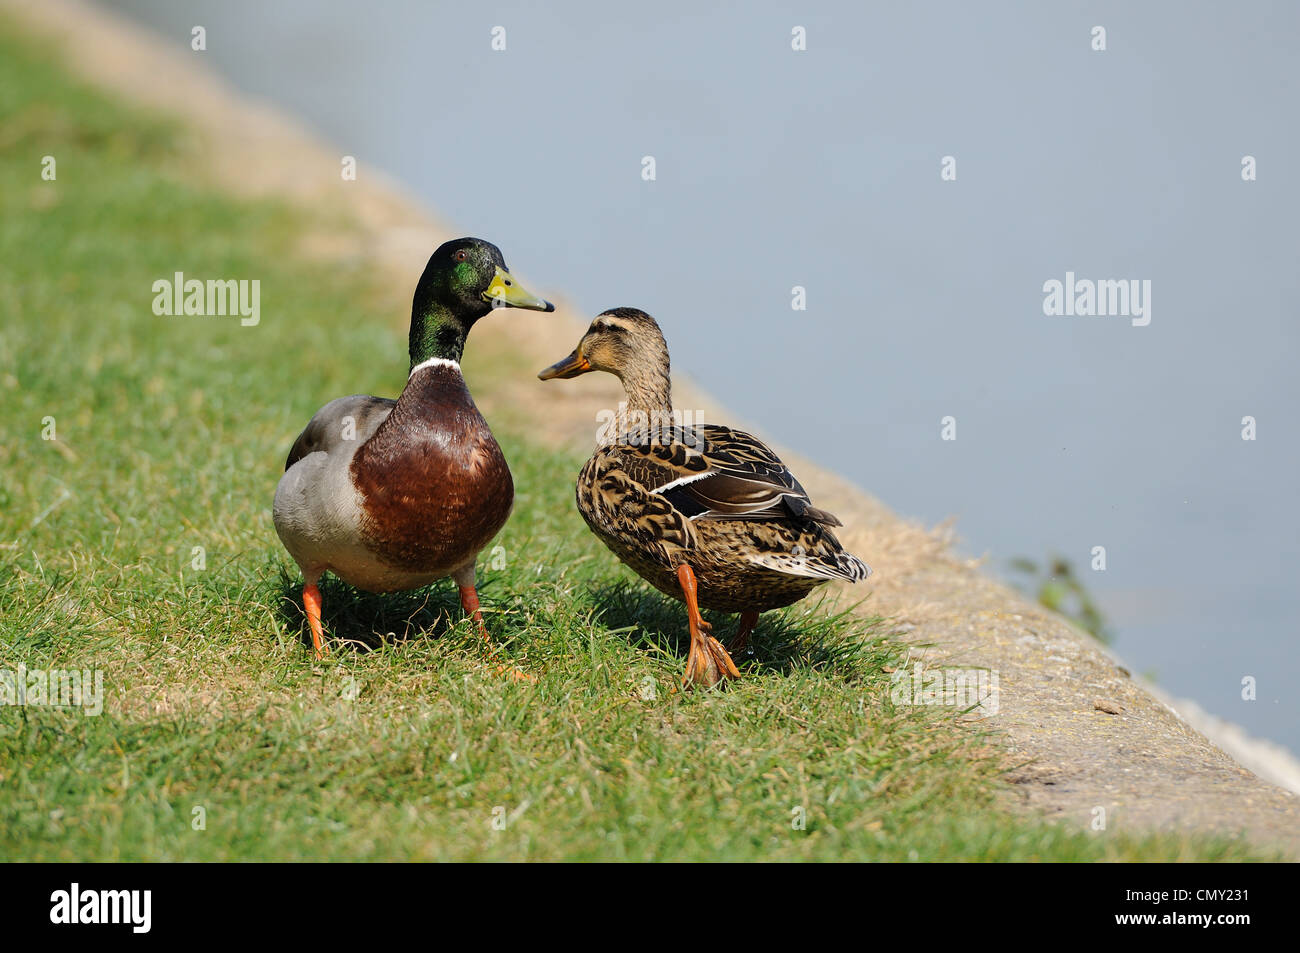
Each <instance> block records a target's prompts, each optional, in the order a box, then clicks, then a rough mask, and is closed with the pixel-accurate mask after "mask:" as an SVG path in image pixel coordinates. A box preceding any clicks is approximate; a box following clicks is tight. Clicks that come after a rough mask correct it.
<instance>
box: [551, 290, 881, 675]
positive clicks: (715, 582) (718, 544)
mask: <svg viewBox="0 0 1300 953" xmlns="http://www.w3.org/2000/svg"><path fill="white" fill-rule="evenodd" d="M588 371H608V372H610V373H611V374H614V375H615V376H617V377H618V378H619V379H620V380H622V382H623V388H624V390H625V391H626V392H627V403H626V412H625V414H626V415H625V418H624V421H623V422H620V427H619V428H618V429H617V431H616V432H617V433H618V436H617V437H616V438H614V439H613V440H611V441H610V442H608V443H606V444H605V445H603V446H601V447H600V448H598V449H597V450H596V454H595V456H593V457H592V458H591V459H590V460H589V461H587V465H586V466H585V467H583V469H582V473H581V474H580V475H579V477H578V510H579V512H581V513H582V516H583V519H585V520H586V521H587V525H588V526H590V527H591V529H592V532H594V533H595V534H596V535H597V536H598V537H600V539H601V540H602V541H604V543H605V545H606V546H608V547H609V548H610V549H611V550H613V552H614V555H616V556H618V558H619V559H621V560H622V561H623V562H625V563H627V564H628V565H629V566H631V567H632V568H633V569H634V570H636V572H637V573H638V574H640V576H641V577H642V578H643V579H645V580H646V581H647V582H649V583H650V584H651V585H652V586H654V587H655V588H656V589H658V590H659V591H660V592H663V593H665V594H667V595H670V596H672V597H674V598H676V599H681V600H682V601H683V602H685V603H686V612H687V620H688V622H689V627H690V633H691V651H690V655H689V657H688V658H687V660H686V675H685V677H684V679H683V682H684V683H685V684H687V685H692V684H702V685H713V684H716V683H717V682H718V681H720V680H722V679H724V678H727V677H729V676H730V677H737V676H738V675H739V674H740V673H739V672H738V671H736V666H735V663H734V662H732V660H731V656H730V655H729V654H728V651H727V649H730V650H731V651H732V652H738V651H740V650H742V649H744V648H745V646H746V645H747V644H748V641H749V636H750V633H752V632H753V631H754V626H755V625H757V624H758V614H759V613H760V612H765V611H767V610H768V609H777V608H780V607H781V606H788V605H790V604H791V603H793V602H797V601H798V600H800V599H802V598H803V597H804V596H806V595H808V593H809V592H811V591H812V590H813V589H814V588H816V587H817V586H820V585H822V584H823V583H826V582H829V581H830V580H832V579H845V580H848V581H849V582H858V581H859V580H862V579H865V578H866V577H867V575H868V574H869V573H870V572H871V570H870V569H869V568H868V567H867V565H866V564H865V563H864V562H862V560H860V559H858V558H857V557H856V556H852V555H850V554H849V553H846V552H845V551H844V549H843V547H842V546H840V543H839V540H837V539H836V538H835V535H834V534H833V533H832V532H831V531H830V529H828V527H831V526H839V525H841V524H840V521H839V520H837V519H836V518H835V517H834V516H832V515H831V514H829V513H827V512H825V511H824V510H819V509H817V508H816V507H815V506H813V505H812V502H811V501H810V500H809V499H808V494H807V493H805V492H804V489H803V487H801V486H800V485H799V481H798V480H796V479H795V478H794V476H793V475H792V474H791V473H790V471H789V470H788V469H787V468H786V466H785V464H783V463H782V462H781V461H780V460H779V459H778V458H777V456H776V454H774V453H773V452H772V451H771V450H769V449H768V448H767V447H766V446H765V445H764V444H763V442H762V441H760V440H759V439H757V438H756V437H753V436H751V435H750V434H747V433H742V432H740V431H739V430H732V429H730V428H729V427H721V426H717V425H715V424H705V425H702V426H696V427H683V426H681V425H680V424H678V423H677V422H676V421H675V419H674V417H673V406H672V400H671V397H670V389H669V377H668V345H667V344H666V343H665V342H664V336H663V334H662V333H661V332H660V330H659V325H658V324H656V323H655V320H654V318H652V317H650V315H648V314H646V313H645V312H644V311H638V310H637V309H635V308H614V309H613V310H610V311H606V312H604V313H603V314H601V315H599V316H597V318H596V320H594V321H593V322H592V323H591V327H589V328H588V329H587V333H586V334H585V335H583V337H582V340H581V341H579V342H578V346H577V348H576V349H575V350H574V352H573V353H572V354H570V355H569V356H568V357H566V358H565V359H564V360H562V361H558V362H557V363H555V364H552V365H551V366H550V367H548V368H546V369H545V370H544V371H542V372H541V373H540V374H538V375H537V376H538V377H540V378H541V379H542V380H550V379H552V378H568V377H577V376H578V375H579V374H585V373H587V372H588ZM701 607H702V608H705V609H718V610H721V611H723V612H739V613H741V616H740V630H739V632H738V633H737V635H736V637H735V638H734V639H733V640H732V642H731V643H730V645H728V647H727V649H724V648H723V647H722V645H721V644H719V642H718V641H717V639H715V638H714V637H713V635H712V634H711V632H712V629H711V626H710V625H709V624H708V623H707V622H705V621H704V620H703V619H702V618H701V617H700V609H701Z"/></svg>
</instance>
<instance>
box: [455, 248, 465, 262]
mask: <svg viewBox="0 0 1300 953" xmlns="http://www.w3.org/2000/svg"><path fill="white" fill-rule="evenodd" d="M451 257H452V258H455V259H456V260H457V261H464V260H465V259H467V258H469V252H467V251H466V250H465V249H463V248H462V249H460V250H459V251H457V252H456V253H455V254H454V255H452V256H451Z"/></svg>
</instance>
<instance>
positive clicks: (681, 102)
mask: <svg viewBox="0 0 1300 953" xmlns="http://www.w3.org/2000/svg"><path fill="white" fill-rule="evenodd" d="M99 2H100V4H101V5H102V6H105V7H108V8H111V9H114V10H117V11H119V12H123V13H126V14H128V15H129V16H131V17H133V18H134V19H136V20H138V21H141V22H143V23H145V24H146V25H149V26H151V27H153V28H154V29H155V30H157V31H159V32H161V33H164V34H167V35H169V36H173V37H175V39H176V42H177V44H178V45H180V46H181V47H182V48H188V46H189V40H190V31H191V28H192V27H193V26H195V25H202V26H203V27H204V28H205V29H206V33H207V37H206V38H207V49H206V51H205V52H202V53H195V54H193V55H196V56H204V57H206V59H207V63H208V65H209V66H211V67H212V68H213V69H215V70H217V71H218V72H220V73H221V74H224V76H225V77H226V78H227V79H228V80H229V81H230V82H231V83H232V84H233V85H234V86H236V87H237V88H239V89H240V90H242V91H244V92H246V93H249V94H252V95H254V96H257V97H260V98H263V99H265V100H268V101H270V102H272V103H274V104H276V105H277V106H279V107H281V108H282V109H284V110H286V111H288V112H291V113H293V114H295V115H296V116H298V117H299V118H301V119H302V120H303V121H305V122H306V123H307V124H308V125H310V126H311V127H313V128H314V129H315V130H316V131H317V132H318V133H319V134H320V135H321V136H322V137H323V138H325V139H327V140H329V141H331V142H333V143H335V144H336V145H337V146H338V149H339V153H340V155H343V154H351V155H354V156H356V157H357V160H358V163H359V167H360V174H362V175H364V174H366V171H367V170H368V169H379V170H382V171H383V172H384V173H386V174H388V175H389V176H391V177H393V178H396V179H398V180H400V181H401V182H402V183H404V184H405V185H406V186H407V187H408V188H409V189H410V190H411V191H412V192H414V193H415V194H416V195H418V196H419V197H420V198H422V199H423V200H424V201H425V202H427V204H428V205H429V206H430V207H431V208H432V209H433V210H434V211H435V212H436V213H437V214H438V215H439V216H440V217H441V219H442V220H443V221H444V222H446V223H447V224H448V225H449V226H450V227H452V228H454V229H456V230H458V231H460V232H463V233H466V234H475V235H481V236H484V237H488V238H490V239H492V240H493V241H496V242H498V243H499V244H501V245H502V246H503V247H504V248H505V249H507V251H508V255H509V258H508V260H509V261H510V262H511V263H512V264H514V263H516V262H517V263H518V264H517V265H516V267H517V268H518V269H519V270H520V272H521V274H522V275H523V277H524V278H525V279H526V280H527V279H529V276H539V277H544V279H545V280H547V281H552V282H555V284H554V285H553V286H551V287H548V286H546V285H545V284H542V285H540V286H539V287H537V288H536V289H535V290H537V291H538V292H539V293H543V294H546V293H548V292H552V293H554V292H562V293H563V295H564V296H565V297H566V299H567V300H569V301H570V302H572V303H573V304H574V305H575V306H576V307H578V308H580V309H581V310H582V312H583V314H584V315H594V314H595V313H597V312H599V311H601V310H604V309H605V308H609V307H614V306H618V305H631V306H636V307H640V308H643V309H645V310H647V311H649V312H650V313H652V314H653V315H655V316H656V318H658V319H659V321H660V323H661V324H662V326H663V328H664V331H665V334H666V336H667V338H668V341H669V344H670V347H671V348H672V354H673V363H674V368H675V370H677V371H679V372H683V373H686V374H688V375H690V376H691V377H693V378H695V379H696V380H698V381H700V382H701V383H702V384H703V385H704V386H705V387H706V388H707V389H709V390H710V391H711V392H713V393H714V394H715V395H717V396H718V397H719V398H720V399H721V400H722V401H723V402H724V403H725V404H727V405H728V406H730V407H732V408H734V409H735V410H736V411H737V412H738V414H740V415H741V417H742V418H743V419H744V420H745V421H749V422H754V424H755V425H756V426H757V427H758V428H759V429H760V431H761V433H762V434H763V435H764V436H765V437H768V438H770V439H771V440H773V441H775V442H778V443H780V444H784V445H786V446H789V447H792V448H794V449H796V450H798V451H800V452H802V453H804V454H806V455H808V456H810V457H813V458H815V459H817V460H818V461H819V462H820V463H822V464H824V465H826V466H828V467H830V468H832V469H835V470H838V471H839V472H841V473H843V474H844V475H846V476H847V477H849V478H851V479H852V480H853V481H854V482H856V483H858V484H859V485H861V486H862V487H864V488H865V489H867V490H869V491H870V492H872V493H874V494H876V495H877V496H879V497H881V498H882V499H883V500H885V501H886V502H887V503H888V504H890V505H891V506H892V507H893V508H895V509H896V510H897V511H899V512H900V513H902V514H903V515H905V516H908V517H912V518H914V519H917V520H919V521H923V522H925V523H930V524H933V523H935V522H937V521H940V520H943V519H946V518H949V517H953V518H955V519H956V526H957V532H958V534H959V536H960V537H961V540H962V542H961V548H962V549H963V550H964V551H965V552H966V553H968V554H970V555H982V554H987V555H988V566H989V568H990V570H991V571H993V572H994V573H997V574H999V575H1001V576H1003V577H1004V578H1006V579H1008V580H1009V581H1011V582H1014V583H1017V584H1019V585H1021V586H1022V587H1023V588H1026V589H1027V590H1028V591H1030V592H1031V593H1033V594H1035V595H1040V594H1042V595H1045V596H1046V597H1047V598H1048V599H1049V600H1052V599H1057V598H1064V597H1070V596H1071V593H1076V594H1079V595H1078V597H1077V598H1075V599H1074V601H1070V600H1069V599H1068V598H1067V599H1066V602H1067V604H1065V605H1063V608H1065V609H1067V611H1073V613H1074V614H1075V615H1076V616H1077V617H1078V618H1080V620H1081V621H1082V622H1083V623H1084V624H1085V625H1088V626H1090V627H1091V628H1094V629H1097V630H1099V631H1100V633H1101V634H1102V635H1105V636H1107V637H1108V638H1110V639H1111V640H1112V644H1113V645H1114V647H1115V648H1116V650H1117V651H1118V652H1119V653H1120V654H1121V655H1122V656H1123V657H1124V658H1125V659H1126V660H1127V662H1128V663H1129V664H1130V665H1131V666H1132V667H1133V668H1134V670H1135V671H1136V672H1142V673H1146V674H1148V675H1151V676H1152V677H1154V678H1155V680H1156V681H1157V683H1158V684H1159V685H1160V686H1161V687H1163V688H1165V689H1166V690H1168V691H1169V692H1172V693H1174V694H1176V695H1182V696H1190V697H1191V698H1193V699H1195V700H1196V701H1197V702H1198V703H1199V704H1200V705H1202V706H1203V707H1204V708H1205V709H1207V710H1209V711H1210V712H1212V713H1214V714H1217V715H1219V716H1222V717H1225V718H1228V719H1231V720H1232V721H1235V722H1238V723H1240V724H1241V725H1243V726H1245V727H1246V728H1247V729H1248V730H1250V731H1251V732H1253V733H1255V734H1259V735H1262V736H1264V737H1267V738H1271V739H1273V740H1275V741H1278V742H1280V743H1283V744H1285V745H1287V746H1288V747H1290V749H1291V750H1292V751H1300V700H1298V699H1297V695H1296V693H1294V692H1291V691H1290V689H1288V688H1287V686H1288V685H1290V684H1293V683H1297V682H1300V653H1297V651H1296V649H1295V645H1296V634H1297V622H1296V612H1295V609H1296V589H1295V582H1294V574H1295V571H1296V567H1297V564H1298V563H1300V560H1297V550H1298V549H1300V542H1298V535H1300V534H1298V533H1297V529H1298V527H1300V520H1298V519H1297V516H1298V513H1297V509H1298V504H1297V500H1296V493H1295V489H1294V488H1295V485H1296V482H1297V481H1296V474H1297V463H1298V462H1300V460H1298V457H1297V443H1296V433H1295V430H1296V428H1295V413H1296V408H1297V396H1298V394H1300V384H1297V375H1296V373H1295V370H1294V363H1295V361H1296V352H1297V348H1296V345H1297V343H1298V340H1300V334H1298V332H1297V330H1296V323H1295V312H1296V302H1297V300H1300V278H1298V277H1297V269H1296V267H1295V260H1296V252H1297V243H1298V242H1300V238H1298V236H1297V230H1296V226H1295V221H1296V212H1297V208H1298V207H1300V206H1298V202H1297V199H1298V198H1300V186H1297V179H1296V175H1295V173H1294V170H1295V168H1296V167H1297V161H1298V159H1297V154H1298V148H1297V147H1298V146H1300V134H1298V133H1297V123H1296V121H1295V116H1296V102H1297V100H1298V99H1300V96H1298V95H1297V94H1298V93H1300V89H1297V86H1298V85H1300V70H1297V66H1296V64H1297V63H1298V62H1300V29H1297V27H1300V7H1298V6H1296V5H1294V4H1286V3H1276V4H1270V3H1258V2H1248V3H1241V4H1236V5H1233V6H1232V7H1231V8H1229V7H1227V6H1225V5H1218V7H1217V9H1216V8H1215V7H1214V6H1212V5H1209V4H1195V5H1193V4H1185V3H1174V2H1163V3H1145V4H1141V5H1140V6H1139V5H1131V4H1122V3H1086V4H1084V3H1076V4H1051V5H1042V4H1032V3H1016V4H1009V3H982V4H978V5H976V4H967V3H958V2H951V3H924V4H908V5H905V6H904V5H899V6H898V7H897V8H894V7H888V6H886V5H880V6H879V7H874V6H873V7H868V6H867V5H864V4H855V3H848V2H844V3H838V4H830V3H819V4H812V3H794V2H790V3H745V4H739V3H737V4H720V5H714V6H712V8H711V9H708V10H703V9H700V8H699V7H700V5H698V4H692V3H657V4H654V5H653V6H652V7H644V6H641V5H636V6H630V7H627V8H626V9H622V8H619V7H618V6H617V5H612V4H606V3H598V2H594V0H590V2H587V0H564V2H561V3H554V4H547V5H541V4H527V3H522V2H519V3H511V2H497V3H494V4H492V5H490V6H487V7H482V6H477V5H468V4H454V3H430V2H416V0H384V2H376V3H372V4H368V5H364V6H359V5H357V4H355V3H350V2H343V0H323V2H322V0H312V2H308V0H278V2H276V3H271V4H268V3H261V2H255V0H234V2H231V0H225V2H220V3H218V2H189V3H184V4H177V3H173V2H168V0H99ZM497 26H501V27H504V30H505V32H504V39H505V49H504V50H494V49H493V48H492V41H493V32H492V31H493V28H494V27H497ZM796 26H801V27H803V28H804V30H805V32H806V46H807V48H806V50H803V51H795V50H793V49H792V48H791V40H792V29H793V28H794V27H796ZM1094 26H1103V27H1104V28H1105V31H1106V47H1107V48H1106V50H1105V51H1104V52H1098V51H1094V50H1093V48H1092V45H1093V37H1092V29H1093V27H1094ZM497 35H498V37H499V36H500V34H499V33H498V34H497ZM1247 155H1250V156H1254V157H1255V159H1256V161H1257V168H1258V179H1257V181H1251V182H1247V181H1243V179H1242V175H1241V168H1242V158H1243V156H1247ZM646 156H652V157H654V160H655V179H654V180H653V181H645V180H644V179H643V178H642V169H643V162H642V160H643V157H646ZM944 156H952V157H954V158H955V160H956V173H957V176H956V179H955V181H944V180H942V179H941V177H940V171H941V160H942V159H943V157H944ZM1067 271H1073V272H1074V273H1075V274H1076V275H1077V276H1078V277H1080V278H1091V279H1130V278H1136V279H1149V280H1150V281H1151V283H1152V296H1151V302H1150V315H1151V323H1150V325H1149V326H1147V327H1133V326H1131V324H1130V321H1129V319H1128V318H1126V317H1064V316H1057V317H1049V316H1046V315H1044V313H1043V298H1044V293H1043V283H1044V282H1046V281H1048V280H1051V279H1057V280H1063V279H1064V278H1065V273H1066V272H1067ZM795 286H802V287H803V288H805V289H806V300H807V309H806V310H804V311H795V310H792V308H791V298H792V289H793V288H794V287H795ZM560 343H561V344H562V348H561V349H565V348H567V347H568V346H569V344H570V343H571V342H560ZM559 353H560V351H559V350H557V356H558V355H559ZM1248 415H1249V416H1252V417H1254V418H1255V419H1256V420H1257V422H1258V439H1257V440H1254V441H1244V440H1242V438H1241V430H1242V418H1243V417H1244V416H1248ZM945 416H952V417H954V418H956V421H957V439H956V440H955V441H944V440H941V439H940V420H941V418H943V417H945ZM1094 546H1104V547H1105V549H1106V564H1107V565H1106V570H1105V571H1104V572H1097V571H1093V570H1092V569H1091V568H1090V563H1091V551H1092V548H1093V547H1094ZM862 555H864V556H865V557H866V558H867V559H868V561H870V557H871V554H870V553H864V554H862ZM1016 559H1027V560H1029V562H1031V563H1032V564H1033V565H1032V568H1031V567H1029V566H1024V567H1023V571H1022V570H1018V569H1017V568H1016V567H1015V565H1014V560H1016ZM1053 563H1056V565H1055V566H1053ZM1053 569H1055V570H1056V572H1055V578H1048V577H1049V576H1050V575H1051V574H1052V572H1053ZM1044 588H1046V592H1043V589H1044ZM1090 613H1091V614H1090ZM1248 676H1249V677H1253V678H1255V679H1256V680H1257V683H1258V689H1257V691H1258V696H1257V700H1255V701H1244V700H1243V699H1242V679H1243V678H1246V677H1248Z"/></svg>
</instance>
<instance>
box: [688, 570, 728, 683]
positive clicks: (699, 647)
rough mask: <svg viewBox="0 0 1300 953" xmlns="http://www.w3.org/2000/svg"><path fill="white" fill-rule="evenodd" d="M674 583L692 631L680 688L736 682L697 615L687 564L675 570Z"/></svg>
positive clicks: (717, 644)
mask: <svg viewBox="0 0 1300 953" xmlns="http://www.w3.org/2000/svg"><path fill="white" fill-rule="evenodd" d="M677 581H678V582H680V583H681V585H682V595H684V596H685V597H686V620H687V622H688V624H689V625H690V630H691V652H690V655H688V656H687V657H686V674H685V675H684V676H682V685H683V686H685V687H690V686H691V685H705V686H708V685H716V684H718V682H720V681H722V680H723V679H726V678H739V677H740V672H739V671H738V670H737V669H736V663H735V662H733V661H732V660H731V656H730V655H728V654H727V650H726V649H724V648H723V647H722V643H721V642H719V641H718V640H717V639H715V638H714V637H713V634H712V633H713V626H711V625H709V623H707V622H705V621H704V617H703V616H701V615H700V605H699V600H698V597H699V587H698V585H697V584H696V582H695V570H693V569H691V567H690V566H688V565H687V564H686V563H682V565H680V566H678V567H677Z"/></svg>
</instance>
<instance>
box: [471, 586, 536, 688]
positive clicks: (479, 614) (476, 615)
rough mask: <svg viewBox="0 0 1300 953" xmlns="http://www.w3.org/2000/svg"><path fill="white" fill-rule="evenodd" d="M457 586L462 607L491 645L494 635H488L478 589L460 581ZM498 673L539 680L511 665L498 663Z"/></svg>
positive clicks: (519, 678)
mask: <svg viewBox="0 0 1300 953" xmlns="http://www.w3.org/2000/svg"><path fill="white" fill-rule="evenodd" d="M456 588H457V589H458V590H460V607H461V608H462V609H464V610H465V614H466V615H467V616H469V617H470V618H471V619H473V620H474V624H475V626H477V628H478V634H479V637H480V638H482V639H483V641H484V642H486V643H487V644H488V645H489V646H491V644H492V637H491V636H489V635H488V630H487V626H486V625H484V624H483V610H482V609H480V608H479V604H478V590H477V589H475V588H474V587H473V586H462V585H460V584H459V583H458V584H457V585H456ZM496 673H497V674H498V675H504V676H506V677H507V678H513V679H515V680H516V681H519V682H535V681H537V679H536V678H535V677H534V676H532V675H529V674H528V673H527V672H522V671H520V670H519V669H517V668H514V667H512V666H509V665H498V666H497V667H496Z"/></svg>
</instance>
